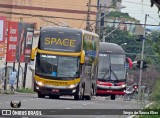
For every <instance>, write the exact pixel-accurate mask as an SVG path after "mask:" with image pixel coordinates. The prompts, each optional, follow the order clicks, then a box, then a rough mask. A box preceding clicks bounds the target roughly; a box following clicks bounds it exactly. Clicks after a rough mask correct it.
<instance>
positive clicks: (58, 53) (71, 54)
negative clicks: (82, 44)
mask: <svg viewBox="0 0 160 118" xmlns="http://www.w3.org/2000/svg"><path fill="white" fill-rule="evenodd" d="M37 52H38V53H44V54H54V55H62V56H80V55H81V52H79V53H71V52H53V51H45V50H40V49H38V50H37Z"/></svg>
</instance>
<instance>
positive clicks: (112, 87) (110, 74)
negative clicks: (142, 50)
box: [96, 42, 131, 100]
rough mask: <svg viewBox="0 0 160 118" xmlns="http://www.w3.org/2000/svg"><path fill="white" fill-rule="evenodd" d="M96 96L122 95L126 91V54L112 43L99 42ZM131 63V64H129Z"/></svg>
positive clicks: (113, 97)
mask: <svg viewBox="0 0 160 118" xmlns="http://www.w3.org/2000/svg"><path fill="white" fill-rule="evenodd" d="M99 45H100V50H99V65H98V78H97V92H96V95H97V96H111V100H115V96H116V95H124V94H125V93H126V92H125V90H126V80H127V76H126V75H127V74H126V65H127V63H126V54H125V51H124V50H123V48H122V47H120V46H119V45H117V44H114V43H108V42H100V43H99ZM129 65H131V64H129Z"/></svg>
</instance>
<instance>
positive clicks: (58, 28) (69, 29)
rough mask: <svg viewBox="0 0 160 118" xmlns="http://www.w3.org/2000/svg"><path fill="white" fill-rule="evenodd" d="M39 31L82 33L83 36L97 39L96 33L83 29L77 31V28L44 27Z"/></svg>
mask: <svg viewBox="0 0 160 118" xmlns="http://www.w3.org/2000/svg"><path fill="white" fill-rule="evenodd" d="M41 30H46V31H62V32H66V31H67V32H76V33H83V34H90V35H93V36H96V37H99V36H98V35H97V34H96V33H93V32H89V31H86V30H83V29H78V28H70V27H60V26H45V27H42V29H41Z"/></svg>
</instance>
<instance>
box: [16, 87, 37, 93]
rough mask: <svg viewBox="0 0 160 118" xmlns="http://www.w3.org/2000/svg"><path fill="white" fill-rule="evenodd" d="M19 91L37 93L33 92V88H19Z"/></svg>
mask: <svg viewBox="0 0 160 118" xmlns="http://www.w3.org/2000/svg"><path fill="white" fill-rule="evenodd" d="M17 92H22V93H35V92H33V90H32V89H29V88H22V89H18V90H17Z"/></svg>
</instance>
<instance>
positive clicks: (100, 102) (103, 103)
mask: <svg viewBox="0 0 160 118" xmlns="http://www.w3.org/2000/svg"><path fill="white" fill-rule="evenodd" d="M13 100H16V101H21V107H20V109H36V110H39V111H41V109H51V110H44V111H43V113H42V114H47V113H52V114H55V113H57V114H58V115H57V114H56V115H54V116H53V115H49V116H45V117H52V118H75V117H76V118H127V117H128V116H129V115H122V114H123V111H122V110H121V109H124V110H126V111H127V110H128V109H136V108H137V107H138V106H137V102H136V101H134V100H131V101H124V100H123V99H122V98H117V99H116V100H110V99H106V98H105V97H94V98H93V99H92V100H90V101H87V100H80V101H76V100H74V99H73V97H70V96H64V97H61V98H60V99H49V98H47V97H46V98H37V95H36V94H21V93H16V94H13V95H6V94H0V109H12V108H11V106H10V102H11V101H13ZM57 109H61V110H60V111H57ZM93 109H94V110H93ZM64 110H68V111H64ZM101 111H102V112H101ZM68 112H69V113H70V114H72V113H73V114H74V115H70V114H68V115H67V113H68ZM119 112H122V114H119ZM61 114H62V115H61ZM79 114H83V115H79ZM108 114H110V115H108ZM118 114H119V115H118ZM20 117H22V116H20ZM28 117H29V118H30V116H25V117H23V118H28ZM39 117H40V116H37V118H39ZM16 118H17V117H16Z"/></svg>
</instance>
